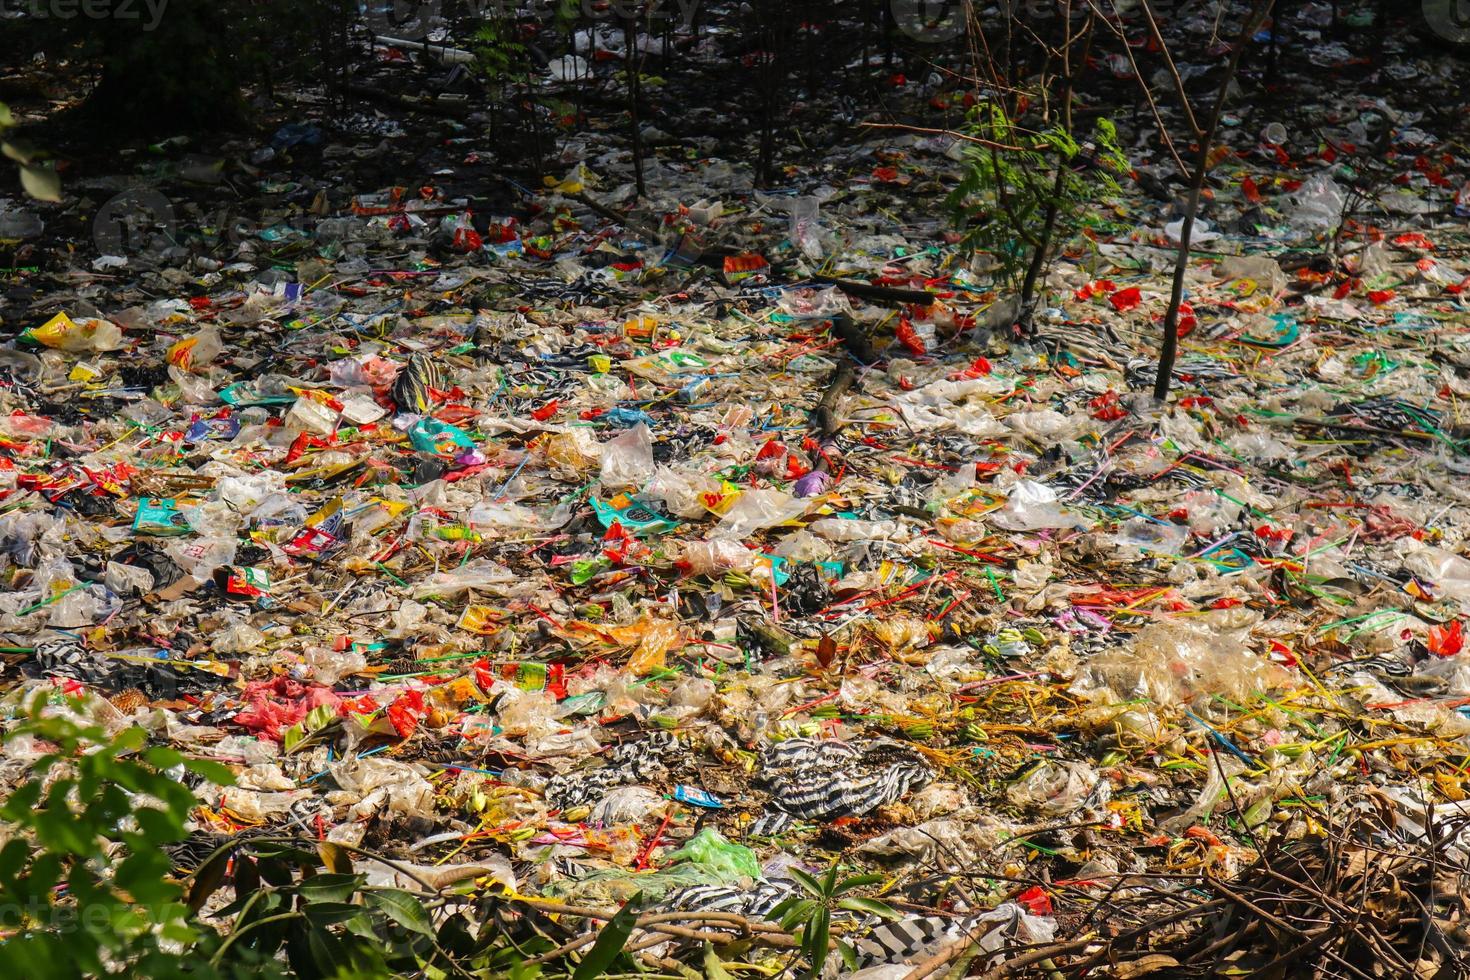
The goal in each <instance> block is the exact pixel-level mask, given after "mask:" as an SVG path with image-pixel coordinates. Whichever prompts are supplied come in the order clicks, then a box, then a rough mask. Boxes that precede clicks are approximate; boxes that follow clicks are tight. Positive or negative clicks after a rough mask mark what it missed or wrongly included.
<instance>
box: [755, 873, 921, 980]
mask: <svg viewBox="0 0 1470 980" xmlns="http://www.w3.org/2000/svg"><path fill="white" fill-rule="evenodd" d="M790 870H791V877H792V879H793V880H794V881H795V882H796V883H797V885H799V886H800V887H801V889H802V891H804V892H805V893H806V897H803V896H801V895H793V896H792V897H790V898H788V899H786V900H785V901H784V902H782V903H781V904H779V905H777V906H776V907H775V908H774V909H772V910H771V914H770V916H769V918H771V919H774V920H775V921H776V922H778V923H780V925H781V928H782V929H785V930H786V931H787V932H791V933H792V934H793V935H795V934H796V930H800V939H801V946H800V953H801V957H802V959H804V960H806V963H807V970H806V973H805V974H803V976H804V977H806V978H808V980H810V978H813V977H816V976H817V975H819V974H820V973H821V972H822V964H823V963H824V962H826V959H827V953H828V952H829V951H830V950H831V948H832V942H831V939H832V912H833V910H834V909H844V910H846V911H849V912H861V913H865V914H867V915H876V916H878V917H879V918H882V919H897V918H899V917H900V916H899V914H898V913H897V912H895V911H894V910H893V908H892V906H890V905H889V904H888V903H887V902H882V901H879V900H878V899H875V898H863V897H860V896H857V895H851V894H849V892H852V891H855V890H857V889H859V888H866V887H868V886H870V885H876V884H878V883H879V882H881V881H883V880H884V877H883V875H880V874H861V875H852V876H850V877H847V878H843V879H842V880H840V881H839V880H838V878H837V870H838V868H837V862H836V861H833V862H832V866H831V867H830V868H828V869H827V873H826V874H825V875H823V876H822V877H821V878H817V877H816V876H814V875H811V874H808V873H807V872H805V871H803V870H801V869H800V868H792V869H790ZM837 947H838V950H839V952H840V953H841V954H842V959H843V962H844V963H845V964H846V966H847V967H848V969H850V970H856V969H857V956H856V953H855V952H854V951H853V948H852V947H851V946H850V945H848V944H847V943H844V942H842V941H840V940H839V941H838V944H837Z"/></svg>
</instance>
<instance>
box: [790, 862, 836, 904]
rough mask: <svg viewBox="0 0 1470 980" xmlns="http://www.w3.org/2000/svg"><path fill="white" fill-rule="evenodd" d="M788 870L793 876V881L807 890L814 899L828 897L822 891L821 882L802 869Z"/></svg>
mask: <svg viewBox="0 0 1470 980" xmlns="http://www.w3.org/2000/svg"><path fill="white" fill-rule="evenodd" d="M786 870H787V871H788V872H789V873H790V874H791V878H792V880H793V881H795V882H796V883H797V884H798V885H800V886H801V887H802V888H804V889H806V891H807V893H808V894H809V895H811V896H812V897H813V898H823V897H825V896H826V894H827V893H826V892H825V891H823V890H822V884H821V882H819V881H817V879H815V878H813V877H812V876H811V875H809V874H807V873H806V872H805V871H803V870H801V869H800V868H787V869H786Z"/></svg>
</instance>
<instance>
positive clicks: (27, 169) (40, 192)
mask: <svg viewBox="0 0 1470 980" xmlns="http://www.w3.org/2000/svg"><path fill="white" fill-rule="evenodd" d="M20 186H22V187H24V188H25V191H26V193H27V194H29V195H30V196H31V197H34V198H35V199H36V200H38V201H52V202H54V203H57V204H59V203H61V178H60V177H58V176H56V171H55V170H52V169H51V168H50V167H35V166H30V165H29V164H23V165H22V166H21V168H20Z"/></svg>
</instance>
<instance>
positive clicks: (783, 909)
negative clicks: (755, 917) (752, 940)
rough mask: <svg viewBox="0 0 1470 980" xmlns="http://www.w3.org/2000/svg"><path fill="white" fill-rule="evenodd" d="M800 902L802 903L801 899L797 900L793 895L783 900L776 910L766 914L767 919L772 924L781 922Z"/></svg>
mask: <svg viewBox="0 0 1470 980" xmlns="http://www.w3.org/2000/svg"><path fill="white" fill-rule="evenodd" d="M799 901H801V899H800V898H797V897H796V896H795V895H792V896H791V897H790V898H783V899H782V900H781V901H780V902H778V903H777V904H776V907H775V908H773V909H771V911H769V912H767V913H766V918H767V919H769V920H771V921H772V922H780V921H781V919H782V918H783V917H784V916H785V915H786V913H787V912H789V911H791V907H792V906H793V905H795V904H796V903H797V902H799Z"/></svg>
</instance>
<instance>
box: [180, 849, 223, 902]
mask: <svg viewBox="0 0 1470 980" xmlns="http://www.w3.org/2000/svg"><path fill="white" fill-rule="evenodd" d="M230 853H231V852H230V849H229V848H226V849H224V850H222V851H219V852H218V853H216V854H215V855H214V856H213V857H211V858H210V859H209V860H207V861H205V862H204V863H203V864H202V865H200V866H199V869H198V870H197V871H195V872H194V881H193V883H192V884H191V885H190V886H189V911H190V912H198V911H199V910H200V909H201V908H203V907H204V903H205V902H207V901H209V896H211V895H213V894H214V893H215V891H216V890H217V889H218V888H219V886H220V885H221V884H223V883H224V880H225V871H226V870H228V868H229V866H230Z"/></svg>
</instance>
